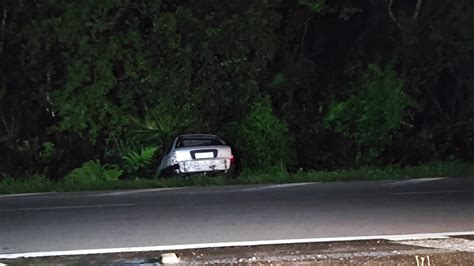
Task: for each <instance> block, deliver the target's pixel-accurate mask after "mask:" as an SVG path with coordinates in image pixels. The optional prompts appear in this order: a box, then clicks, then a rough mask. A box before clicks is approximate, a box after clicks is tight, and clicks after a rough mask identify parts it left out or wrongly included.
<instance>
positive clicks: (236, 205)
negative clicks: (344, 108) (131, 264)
mask: <svg viewBox="0 0 474 266" xmlns="http://www.w3.org/2000/svg"><path fill="white" fill-rule="evenodd" d="M460 231H461V232H465V231H474V178H460V177H459V178H456V177H453V178H442V179H420V180H407V181H380V182H341V183H309V184H308V183H307V184H289V185H261V186H232V187H215V188H213V187H209V188H180V189H165V190H163V189H154V190H132V191H108V192H84V193H46V194H33V195H16V196H15V195H13V196H5V195H3V196H0V254H11V253H25V252H40V251H63V250H78V249H101V248H122V247H146V246H157V245H178V244H197V243H214V242H233V241H254V240H276V239H303V238H320V237H347V236H376V235H396V234H414V233H437V232H460Z"/></svg>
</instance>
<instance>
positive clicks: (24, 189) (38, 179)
mask: <svg viewBox="0 0 474 266" xmlns="http://www.w3.org/2000/svg"><path fill="white" fill-rule="evenodd" d="M440 176H474V163H461V162H437V163H431V164H425V165H420V166H410V167H402V168H400V167H385V168H375V167H366V168H360V169H347V170H339V171H309V172H299V173H290V174H288V173H281V172H275V173H244V174H242V175H240V176H239V177H237V178H233V179H229V178H226V177H221V176H219V177H204V176H196V177H192V178H190V179H184V178H181V177H175V178H168V179H158V178H154V179H147V178H136V179H133V180H118V181H108V182H106V181H101V182H94V183H70V182H66V181H57V182H54V181H51V180H49V179H47V178H45V177H42V176H33V177H30V178H25V179H15V180H13V179H3V180H1V181H0V193H2V194H9V193H32V192H47V191H57V192H64V191H92V190H115V189H142V188H164V187H183V186H223V185H249V184H272V183H273V184H279V183H295V182H334V181H356V180H387V179H410V178H422V177H440Z"/></svg>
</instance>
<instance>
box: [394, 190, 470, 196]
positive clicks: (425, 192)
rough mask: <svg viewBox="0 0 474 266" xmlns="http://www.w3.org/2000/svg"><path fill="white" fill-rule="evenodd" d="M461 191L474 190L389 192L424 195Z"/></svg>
mask: <svg viewBox="0 0 474 266" xmlns="http://www.w3.org/2000/svg"><path fill="white" fill-rule="evenodd" d="M463 192H474V190H440V191H414V192H395V193H390V194H392V195H400V196H402V195H424V194H450V193H463Z"/></svg>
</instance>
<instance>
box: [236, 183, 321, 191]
mask: <svg viewBox="0 0 474 266" xmlns="http://www.w3.org/2000/svg"><path fill="white" fill-rule="evenodd" d="M316 183H317V182H307V183H290V184H276V185H267V186H258V187H251V188H244V189H239V190H237V191H260V190H270V189H278V188H288V187H299V186H307V185H312V184H316Z"/></svg>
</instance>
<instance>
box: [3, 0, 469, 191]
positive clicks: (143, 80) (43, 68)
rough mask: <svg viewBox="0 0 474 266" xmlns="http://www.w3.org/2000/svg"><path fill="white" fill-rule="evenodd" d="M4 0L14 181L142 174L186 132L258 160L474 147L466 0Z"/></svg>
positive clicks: (6, 110) (288, 167)
mask: <svg viewBox="0 0 474 266" xmlns="http://www.w3.org/2000/svg"><path fill="white" fill-rule="evenodd" d="M0 5H1V8H0V58H1V61H0V62H1V63H0V67H1V75H0V180H1V179H3V182H4V183H3V184H6V182H7V179H8V180H9V181H8V182H11V181H12V180H22V179H23V178H27V177H32V176H39V177H35V178H37V179H38V180H43V179H44V178H43V177H41V176H46V177H47V178H48V180H52V181H58V180H64V181H62V182H66V183H68V184H79V183H93V182H107V181H116V180H118V179H125V181H127V182H131V181H130V180H133V179H134V178H135V177H137V176H139V177H147V176H151V174H152V172H153V167H152V166H153V165H154V163H155V162H156V161H157V159H158V158H159V155H160V153H161V152H162V151H163V149H164V148H166V146H167V145H168V143H169V141H170V140H171V138H172V137H174V136H175V135H176V134H179V133H217V134H219V135H221V136H222V137H224V138H226V139H228V140H230V141H231V142H232V143H233V144H234V145H235V147H236V148H237V149H238V151H239V154H240V155H241V159H242V164H243V167H244V169H246V170H247V171H250V172H251V171H256V170H259V171H260V172H267V173H273V172H283V173H285V172H286V171H289V172H297V171H301V170H303V171H304V172H306V171H312V170H329V171H332V170H334V169H342V168H346V169H349V168H351V169H359V168H364V167H365V168H367V167H379V168H384V167H392V166H397V167H405V166H413V165H419V164H424V163H430V162H433V161H455V160H457V161H465V162H470V161H472V158H473V153H474V145H473V144H474V143H473V136H474V75H473V70H474V61H473V57H474V27H473V17H474V2H473V1H471V0H457V1H448V0H445V1H434V0H418V1H413V0H393V1H392V0H387V1H385V0H365V1H349V0H344V1H324V0H299V1H283V0H282V1H264V0H262V1H244V0H226V1H218V0H176V1H165V0H163V1H136V0H100V1H97V0H80V1H79V0H42V1H33V0H4V1H1V3H0ZM276 176H278V175H276ZM275 178H276V177H275ZM43 181H44V180H43ZM43 181H41V182H43ZM48 182H49V181H48ZM43 183H44V182H43Z"/></svg>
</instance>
